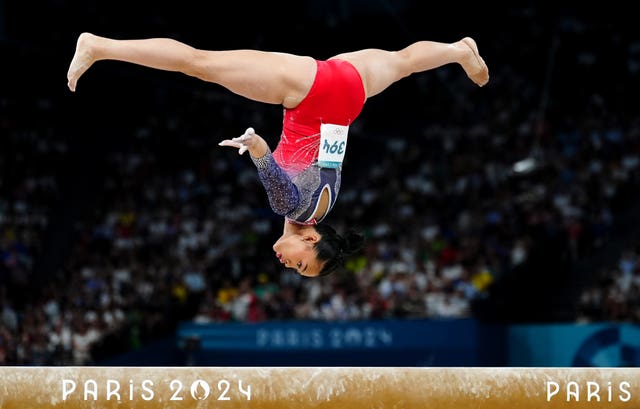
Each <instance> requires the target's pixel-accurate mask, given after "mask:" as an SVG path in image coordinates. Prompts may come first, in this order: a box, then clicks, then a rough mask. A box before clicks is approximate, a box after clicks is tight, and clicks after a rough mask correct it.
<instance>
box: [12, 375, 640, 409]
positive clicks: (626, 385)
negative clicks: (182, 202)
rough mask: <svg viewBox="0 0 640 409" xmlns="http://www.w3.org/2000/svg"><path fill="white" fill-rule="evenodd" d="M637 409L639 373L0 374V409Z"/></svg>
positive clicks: (639, 397)
mask: <svg viewBox="0 0 640 409" xmlns="http://www.w3.org/2000/svg"><path fill="white" fill-rule="evenodd" d="M29 408H38V409H47V408H73V409H76V408H78V409H80V408H149V409H151V408H162V409H168V408H216V409H236V408H256V409H257V408H261V409H286V408H291V409H307V408H309V409H311V408H314V409H352V408H358V409H359V408H372V409H373V408H375V409H386V408H389V409H391V408H393V409H402V408H429V409H467V408H468V409H479V408H487V409H488V408H491V409H540V408H563V409H570V408H607V409H618V408H625V409H638V408H640V369H632V368H624V369H619V368H435V367H433V368H414V367H411V368H387V367H384V368H373V367H372V368H367V367H365V368H352V367H327V368H313V367H309V368H306V367H293V368H287V367H274V368H266V367H258V368H250V367H239V368H226V367H213V368H208V367H0V409H29Z"/></svg>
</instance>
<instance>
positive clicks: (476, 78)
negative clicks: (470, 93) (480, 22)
mask: <svg viewBox="0 0 640 409" xmlns="http://www.w3.org/2000/svg"><path fill="white" fill-rule="evenodd" d="M460 43H462V44H465V45H466V46H467V47H468V48H469V49H470V50H471V52H469V53H468V55H467V56H466V57H465V58H464V59H463V60H462V61H461V62H460V65H462V68H464V71H465V72H466V73H467V76H468V77H469V78H471V81H473V82H475V83H476V84H478V85H479V86H481V87H482V86H484V85H485V84H486V83H487V82H489V68H488V67H487V64H485V62H484V60H483V59H482V57H480V53H479V52H478V46H477V44H476V42H475V41H474V40H473V38H471V37H465V38H463V39H462V40H460Z"/></svg>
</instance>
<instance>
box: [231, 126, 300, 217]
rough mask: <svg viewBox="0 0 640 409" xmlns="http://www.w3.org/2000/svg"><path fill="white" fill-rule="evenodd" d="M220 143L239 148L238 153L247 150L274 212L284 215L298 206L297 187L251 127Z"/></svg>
mask: <svg viewBox="0 0 640 409" xmlns="http://www.w3.org/2000/svg"><path fill="white" fill-rule="evenodd" d="M220 145H221V146H232V147H236V148H239V150H240V154H242V153H244V152H245V151H249V155H250V156H251V160H252V161H253V163H254V164H255V165H256V169H257V170H258V177H259V178H260V181H261V182H262V185H263V186H264V189H265V191H266V192H267V197H268V198H269V205H271V209H272V210H273V211H274V212H275V213H276V214H279V215H280V216H286V215H287V214H289V213H291V212H292V211H293V210H294V209H295V208H296V207H297V206H298V202H299V200H300V196H299V194H298V188H297V187H296V185H294V184H293V182H292V181H291V179H290V178H289V176H288V175H287V174H286V173H285V172H284V170H282V168H281V167H280V166H278V164H277V163H276V161H275V160H274V159H273V155H272V154H271V150H270V149H269V145H267V142H266V141H265V140H264V139H262V138H261V137H260V136H259V135H258V134H256V133H255V132H254V131H253V129H252V128H249V129H247V131H246V132H245V133H244V135H242V136H240V137H238V138H233V139H231V140H225V141H222V142H220Z"/></svg>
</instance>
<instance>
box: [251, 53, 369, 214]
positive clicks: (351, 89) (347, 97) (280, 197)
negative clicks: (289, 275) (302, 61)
mask: <svg viewBox="0 0 640 409" xmlns="http://www.w3.org/2000/svg"><path fill="white" fill-rule="evenodd" d="M317 68H318V70H317V73H316V77H315V80H314V82H313V85H312V86H311V89H310V90H309V92H308V94H307V96H306V97H305V98H304V99H303V100H302V102H301V103H300V104H299V105H298V106H297V107H295V108H292V109H286V108H285V109H284V119H283V126H282V134H281V136H280V142H279V143H278V146H277V147H276V149H275V151H273V153H271V152H268V153H267V154H266V155H265V156H264V157H262V158H259V159H254V163H255V164H256V167H257V168H258V175H259V177H260V180H261V181H262V184H263V185H264V187H265V190H266V192H267V196H268V197H269V203H270V205H271V208H272V209H273V210H274V212H276V213H277V214H280V215H282V216H285V218H286V219H287V220H288V221H290V222H294V223H300V224H315V223H318V222H320V221H322V220H323V219H324V218H325V217H326V215H327V214H328V213H329V211H330V210H331V209H332V208H333V206H334V204H335V202H336V198H337V196H338V192H339V190H340V181H341V172H342V165H341V164H335V165H333V166H329V167H328V166H326V165H325V164H324V163H325V162H323V161H318V155H319V152H320V148H321V147H320V141H321V133H320V129H321V126H323V124H324V125H325V128H326V127H329V126H334V125H335V126H339V127H348V126H349V125H350V124H351V123H353V121H354V120H355V119H356V118H357V117H358V115H359V114H360V112H361V111H362V107H363V105H364V101H365V92H364V88H363V85H362V80H361V79H360V75H359V74H358V71H357V70H356V69H355V68H354V67H353V65H351V64H350V63H348V62H346V61H343V60H337V59H331V60H326V61H317ZM331 129H332V130H333V129H334V128H331ZM345 138H346V135H345ZM345 143H346V139H345Z"/></svg>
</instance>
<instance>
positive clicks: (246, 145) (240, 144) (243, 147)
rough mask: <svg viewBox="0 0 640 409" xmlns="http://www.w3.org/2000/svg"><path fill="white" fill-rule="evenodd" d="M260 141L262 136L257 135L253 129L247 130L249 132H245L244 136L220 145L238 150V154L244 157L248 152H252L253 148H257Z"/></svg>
mask: <svg viewBox="0 0 640 409" xmlns="http://www.w3.org/2000/svg"><path fill="white" fill-rule="evenodd" d="M260 139H261V138H260V136H258V134H256V132H255V131H254V130H253V128H247V130H246V131H244V134H243V135H241V136H238V137H237V138H233V139H225V140H224V141H222V142H220V143H219V144H218V145H220V146H231V147H233V148H238V153H239V154H240V155H242V154H243V153H245V152H246V151H247V150H249V151H250V150H251V148H253V147H254V146H256V145H257V144H258V143H259V141H260Z"/></svg>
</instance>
